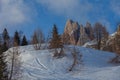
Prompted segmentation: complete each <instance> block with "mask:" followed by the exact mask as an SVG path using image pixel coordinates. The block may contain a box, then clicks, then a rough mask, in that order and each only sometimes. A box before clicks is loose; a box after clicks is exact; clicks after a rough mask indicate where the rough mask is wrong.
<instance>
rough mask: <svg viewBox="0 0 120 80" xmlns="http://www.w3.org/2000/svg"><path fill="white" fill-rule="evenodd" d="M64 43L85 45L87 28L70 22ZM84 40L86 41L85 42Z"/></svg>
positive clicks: (64, 35)
mask: <svg viewBox="0 0 120 80" xmlns="http://www.w3.org/2000/svg"><path fill="white" fill-rule="evenodd" d="M63 37H64V38H63V42H64V43H67V44H68V43H69V44H73V45H83V44H84V43H85V42H86V40H88V39H87V38H88V37H87V34H86V32H85V28H84V27H83V26H82V25H81V26H80V25H79V24H78V23H77V22H73V21H72V20H68V21H67V23H66V26H65V29H64V33H63ZM83 40H84V41H83Z"/></svg>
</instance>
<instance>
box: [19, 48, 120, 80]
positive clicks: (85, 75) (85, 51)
mask: <svg viewBox="0 0 120 80" xmlns="http://www.w3.org/2000/svg"><path fill="white" fill-rule="evenodd" d="M19 50H20V52H21V58H22V59H21V60H22V62H23V65H22V69H23V78H22V80H120V66H117V65H113V64H110V63H109V61H110V59H111V58H113V57H114V56H115V55H114V54H113V53H109V52H103V51H97V50H93V49H89V48H83V47H78V46H77V47H76V50H77V51H78V52H79V54H77V58H78V64H77V65H76V66H75V67H74V69H73V71H71V72H70V71H69V68H70V67H71V65H72V63H73V57H72V55H71V51H72V50H73V46H69V49H68V47H67V48H66V49H65V54H66V55H65V56H64V57H62V58H58V59H57V58H53V57H52V56H53V53H52V51H50V50H34V49H33V47H32V46H24V47H20V49H19ZM81 54H82V55H83V57H82V62H80V55H81Z"/></svg>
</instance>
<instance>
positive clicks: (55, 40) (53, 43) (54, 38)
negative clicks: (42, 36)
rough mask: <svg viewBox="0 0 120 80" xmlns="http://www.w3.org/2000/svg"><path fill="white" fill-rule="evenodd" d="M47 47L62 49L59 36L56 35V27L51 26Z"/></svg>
mask: <svg viewBox="0 0 120 80" xmlns="http://www.w3.org/2000/svg"><path fill="white" fill-rule="evenodd" d="M49 47H50V48H62V47H63V44H62V40H61V36H60V35H59V34H58V29H57V26H56V25H54V26H53V30H52V38H51V41H50V45H49Z"/></svg>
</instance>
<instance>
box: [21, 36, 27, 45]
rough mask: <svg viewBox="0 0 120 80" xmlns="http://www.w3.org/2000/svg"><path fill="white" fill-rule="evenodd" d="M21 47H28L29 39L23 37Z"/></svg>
mask: <svg viewBox="0 0 120 80" xmlns="http://www.w3.org/2000/svg"><path fill="white" fill-rule="evenodd" d="M21 45H22V46H24V45H28V42H27V39H26V37H25V35H24V36H23V39H22V43H21Z"/></svg>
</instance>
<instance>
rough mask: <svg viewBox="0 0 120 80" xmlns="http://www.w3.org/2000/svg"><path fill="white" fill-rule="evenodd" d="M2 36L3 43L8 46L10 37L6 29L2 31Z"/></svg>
mask: <svg viewBox="0 0 120 80" xmlns="http://www.w3.org/2000/svg"><path fill="white" fill-rule="evenodd" d="M2 36H3V40H4V43H6V44H7V46H8V44H9V39H10V37H9V33H8V31H7V29H6V28H5V29H4V31H3V33H2Z"/></svg>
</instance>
